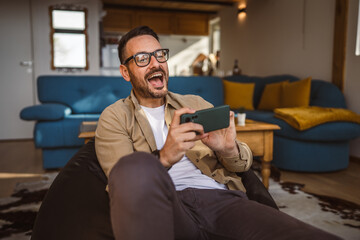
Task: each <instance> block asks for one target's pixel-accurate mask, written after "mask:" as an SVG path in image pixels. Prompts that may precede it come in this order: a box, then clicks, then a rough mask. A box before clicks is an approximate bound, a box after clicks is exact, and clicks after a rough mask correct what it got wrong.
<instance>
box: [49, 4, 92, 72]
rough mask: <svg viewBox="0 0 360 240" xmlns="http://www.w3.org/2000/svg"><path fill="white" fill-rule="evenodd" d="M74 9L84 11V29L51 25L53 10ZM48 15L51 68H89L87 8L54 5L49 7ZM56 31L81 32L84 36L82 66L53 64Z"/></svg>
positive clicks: (72, 69)
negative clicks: (83, 60) (83, 62)
mask: <svg viewBox="0 0 360 240" xmlns="http://www.w3.org/2000/svg"><path fill="white" fill-rule="evenodd" d="M54 10H58V11H74V12H84V18H85V19H84V24H85V26H84V27H85V28H84V30H74V29H63V28H61V29H60V28H54V27H53V11H54ZM49 17H50V43H51V63H50V65H51V69H52V70H59V71H64V72H73V71H82V70H85V71H87V70H89V59H88V55H89V52H88V47H89V46H88V45H89V44H88V33H87V29H88V24H87V18H88V10H87V8H85V7H79V6H73V5H55V6H50V7H49ZM56 33H65V34H79V35H80V34H81V35H83V36H84V37H85V66H84V67H73V66H68V67H67V66H61V67H58V66H55V46H54V35H55V34H56Z"/></svg>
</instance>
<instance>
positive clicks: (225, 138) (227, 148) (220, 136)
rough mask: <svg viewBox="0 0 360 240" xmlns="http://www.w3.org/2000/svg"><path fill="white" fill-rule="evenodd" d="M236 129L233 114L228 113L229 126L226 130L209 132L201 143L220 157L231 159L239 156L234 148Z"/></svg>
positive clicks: (235, 147)
mask: <svg viewBox="0 0 360 240" xmlns="http://www.w3.org/2000/svg"><path fill="white" fill-rule="evenodd" d="M235 139H236V129H235V121H234V112H233V111H230V124H229V127H228V128H224V129H220V130H217V131H213V132H209V133H208V134H207V136H206V137H205V138H203V139H202V140H201V141H202V142H203V143H204V144H205V145H206V146H208V147H209V148H210V149H211V150H213V151H215V152H216V153H217V154H219V155H220V156H222V157H233V156H236V155H238V154H239V150H238V148H237V146H236V142H235Z"/></svg>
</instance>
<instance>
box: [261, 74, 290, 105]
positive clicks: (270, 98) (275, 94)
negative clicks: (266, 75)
mask: <svg viewBox="0 0 360 240" xmlns="http://www.w3.org/2000/svg"><path fill="white" fill-rule="evenodd" d="M288 82H289V80H286V81H282V82H277V83H269V84H266V85H265V88H264V91H263V93H262V95H261V98H260V102H259V105H258V109H259V110H274V109H275V108H281V107H282V106H281V99H282V97H281V95H282V88H283V85H284V84H285V83H288Z"/></svg>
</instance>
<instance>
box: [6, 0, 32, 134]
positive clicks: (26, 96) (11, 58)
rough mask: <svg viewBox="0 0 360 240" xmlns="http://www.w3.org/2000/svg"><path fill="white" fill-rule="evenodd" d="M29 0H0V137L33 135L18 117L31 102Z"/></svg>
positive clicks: (30, 128)
mask: <svg viewBox="0 0 360 240" xmlns="http://www.w3.org/2000/svg"><path fill="white" fill-rule="evenodd" d="M31 48H32V43H31V17H30V0H16V1H0V140H5V139H21V138H32V135H33V134H32V132H33V126H34V123H33V122H26V121H23V120H21V119H20V117H19V113H20V111H21V109H22V108H24V107H26V106H30V105H33V104H34V86H33V85H34V84H33V75H32V66H31V65H32V50H31Z"/></svg>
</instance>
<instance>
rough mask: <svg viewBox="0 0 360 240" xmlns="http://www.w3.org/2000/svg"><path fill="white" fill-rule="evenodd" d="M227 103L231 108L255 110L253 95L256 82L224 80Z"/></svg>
mask: <svg viewBox="0 0 360 240" xmlns="http://www.w3.org/2000/svg"><path fill="white" fill-rule="evenodd" d="M223 83H224V95H225V104H227V105H229V106H230V108H231V109H238V108H242V107H243V108H245V109H246V110H254V105H253V95H254V88H255V83H238V82H231V81H227V80H223Z"/></svg>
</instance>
